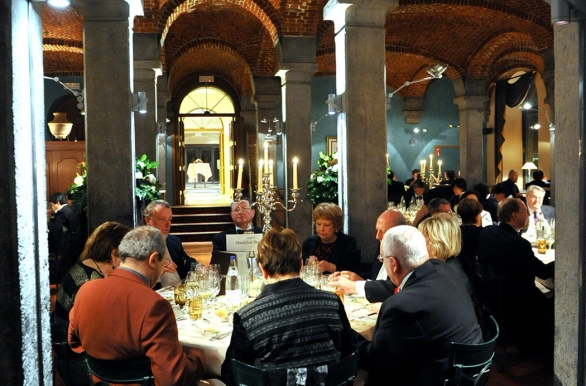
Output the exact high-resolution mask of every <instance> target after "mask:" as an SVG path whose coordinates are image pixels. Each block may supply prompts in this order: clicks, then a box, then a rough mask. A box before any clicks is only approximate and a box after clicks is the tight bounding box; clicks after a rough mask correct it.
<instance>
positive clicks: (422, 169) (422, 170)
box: [421, 160, 426, 177]
mask: <svg viewBox="0 0 586 386" xmlns="http://www.w3.org/2000/svg"><path fill="white" fill-rule="evenodd" d="M421 162H423V167H422V168H421V172H422V173H423V176H424V177H425V163H426V161H425V160H422V161H421Z"/></svg>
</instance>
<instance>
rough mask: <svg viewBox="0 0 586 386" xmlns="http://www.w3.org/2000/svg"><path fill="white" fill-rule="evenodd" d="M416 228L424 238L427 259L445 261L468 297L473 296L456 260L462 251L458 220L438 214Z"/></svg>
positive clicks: (470, 285)
mask: <svg viewBox="0 0 586 386" xmlns="http://www.w3.org/2000/svg"><path fill="white" fill-rule="evenodd" d="M418 228H419V230H420V231H421V233H423V236H425V242H426V245H427V253H429V257H430V258H433V259H439V260H442V261H445V262H446V263H447V264H448V265H449V266H450V267H452V268H453V269H454V270H455V271H456V272H457V273H458V276H459V277H460V279H461V281H462V283H463V284H464V285H465V286H466V289H467V290H468V293H469V294H470V296H473V295H474V287H473V286H472V283H470V280H469V279H468V276H467V275H466V273H465V272H464V269H463V268H462V265H461V264H460V261H459V260H458V259H457V258H456V256H457V255H458V254H459V253H460V250H461V249H462V233H461V231H460V224H459V222H458V219H457V218H456V217H454V216H452V215H449V214H445V213H438V214H435V215H433V216H431V217H430V218H428V219H426V220H424V221H422V222H421V224H419V227H418Z"/></svg>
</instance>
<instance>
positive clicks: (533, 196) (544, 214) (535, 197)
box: [501, 185, 555, 243]
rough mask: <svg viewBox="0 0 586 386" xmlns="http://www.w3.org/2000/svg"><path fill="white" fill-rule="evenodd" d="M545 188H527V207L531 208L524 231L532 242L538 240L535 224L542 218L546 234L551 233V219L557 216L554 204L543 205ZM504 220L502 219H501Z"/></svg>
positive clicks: (523, 234) (524, 234) (533, 186)
mask: <svg viewBox="0 0 586 386" xmlns="http://www.w3.org/2000/svg"><path fill="white" fill-rule="evenodd" d="M544 197H545V190H544V189H543V188H542V187H541V186H537V185H530V186H529V187H528V188H527V197H526V200H527V209H528V210H529V224H528V225H527V230H525V231H524V232H523V233H522V236H523V238H524V239H526V240H529V241H530V242H532V243H535V242H536V241H537V232H536V228H535V224H536V223H537V222H539V221H540V220H541V223H542V225H543V231H544V232H543V233H544V235H548V234H550V233H551V227H550V225H549V220H551V219H553V218H555V209H554V207H553V206H549V205H543V198H544ZM501 221H502V220H501Z"/></svg>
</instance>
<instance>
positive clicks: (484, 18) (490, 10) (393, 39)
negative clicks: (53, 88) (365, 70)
mask: <svg viewBox="0 0 586 386" xmlns="http://www.w3.org/2000/svg"><path fill="white" fill-rule="evenodd" d="M143 3H144V10H145V12H144V16H142V17H137V18H136V19H135V22H134V32H135V33H157V34H159V35H160V36H161V38H162V39H161V41H162V42H163V47H162V49H161V55H160V58H161V60H162V63H163V68H164V70H165V71H167V72H168V73H169V75H170V76H169V83H170V85H169V86H170V90H171V92H174V91H175V90H177V88H178V87H180V86H181V85H182V84H184V83H185V82H186V81H188V80H189V79H192V78H193V77H194V76H197V75H198V74H206V75H215V76H217V77H221V78H223V79H225V80H226V81H227V82H228V83H229V84H232V85H233V87H234V89H235V90H236V92H238V93H239V94H240V95H241V96H242V97H249V96H251V94H252V90H253V87H252V84H251V79H252V76H254V75H273V74H275V73H276V71H277V69H278V62H277V52H276V50H275V48H274V43H275V40H276V39H278V37H279V36H315V37H316V42H317V51H316V63H317V64H318V71H317V73H316V74H315V76H326V75H335V72H336V62H335V45H334V26H333V23H332V22H331V21H324V20H323V7H324V5H325V3H326V1H325V0H254V1H252V0H144V1H143ZM82 23H83V18H82V17H81V16H80V15H79V14H77V12H75V10H74V9H73V8H71V7H70V8H68V9H66V10H56V9H53V8H51V7H49V6H47V5H43V38H44V40H43V43H44V45H43V48H44V55H45V56H44V62H45V63H44V64H45V75H48V76H55V75H65V74H72V75H81V74H83V42H82ZM386 31H387V32H386V51H387V54H386V68H387V85H388V86H389V87H391V88H393V89H396V88H398V87H400V86H401V85H402V84H403V83H405V81H408V80H415V79H419V78H421V77H424V76H427V73H426V71H425V69H426V68H427V67H430V66H432V65H433V64H435V63H437V62H444V63H447V64H448V65H449V67H448V70H447V71H446V76H449V77H450V78H452V79H454V80H456V79H460V78H462V79H467V78H480V79H485V81H486V84H487V86H488V85H489V84H490V83H491V82H494V81H495V80H496V79H498V77H499V76H502V74H504V73H506V72H507V71H510V70H512V69H534V70H537V71H542V70H543V60H542V58H541V56H540V51H541V50H543V49H546V48H550V47H552V46H553V29H552V27H551V24H550V8H549V4H548V3H547V2H545V1H543V0H401V1H400V5H399V7H398V8H397V9H395V10H394V11H393V12H391V13H389V14H388V15H387V19H386ZM428 85H429V84H428V83H422V84H416V85H412V86H411V87H405V88H404V89H402V90H401V91H400V94H401V95H402V96H405V97H420V96H422V95H423V94H424V93H425V90H426V88H427V87H428Z"/></svg>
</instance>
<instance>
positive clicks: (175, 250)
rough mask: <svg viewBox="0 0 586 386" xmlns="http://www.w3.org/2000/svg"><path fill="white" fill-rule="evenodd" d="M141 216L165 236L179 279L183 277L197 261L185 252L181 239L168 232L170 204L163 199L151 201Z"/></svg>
mask: <svg viewBox="0 0 586 386" xmlns="http://www.w3.org/2000/svg"><path fill="white" fill-rule="evenodd" d="M143 216H144V222H145V224H146V225H151V226H154V227H155V228H157V229H158V230H160V231H161V233H162V234H163V236H165V242H166V243H167V249H168V250H169V255H170V256H171V260H173V263H174V264H175V265H176V266H177V273H178V274H179V277H180V278H181V279H185V277H186V276H187V272H189V270H190V269H191V265H192V264H197V262H196V261H195V259H194V258H193V257H191V256H189V255H188V254H187V253H186V252H185V250H184V249H183V244H182V243H181V239H180V238H179V237H177V236H174V235H171V234H169V232H170V231H171V220H172V218H173V211H172V210H171V205H169V203H168V202H167V201H164V200H155V201H151V202H150V203H149V204H148V205H147V207H146V208H145V209H144V211H143ZM171 271H172V270H171Z"/></svg>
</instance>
